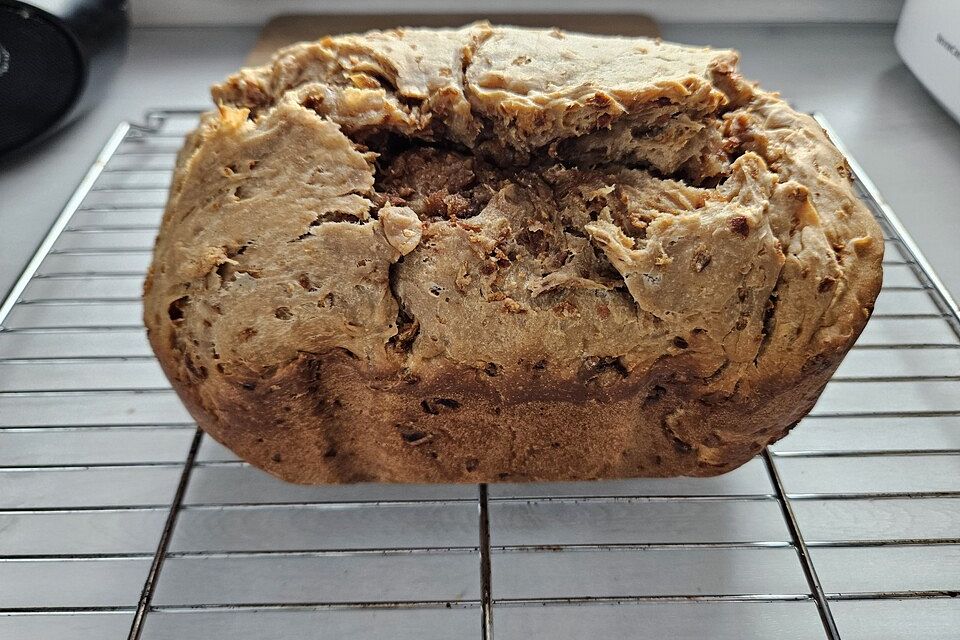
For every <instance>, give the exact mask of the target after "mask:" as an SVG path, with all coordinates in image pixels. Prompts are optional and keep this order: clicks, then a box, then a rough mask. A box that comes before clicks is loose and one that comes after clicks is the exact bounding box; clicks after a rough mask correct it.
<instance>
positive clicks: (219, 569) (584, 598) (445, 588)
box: [0, 111, 960, 640]
mask: <svg viewBox="0 0 960 640" xmlns="http://www.w3.org/2000/svg"><path fill="white" fill-rule="evenodd" d="M196 117H197V114H196V113H195V112H169V111H167V112H165V111H157V112H152V113H151V114H149V116H148V118H147V126H143V127H138V126H132V125H129V124H122V125H121V126H120V127H119V128H118V129H117V131H116V132H115V133H114V134H113V136H112V137H111V138H110V140H109V141H108V143H107V145H106V146H105V148H104V149H103V152H102V153H101V154H100V156H99V158H98V159H97V162H96V163H95V164H94V166H93V168H92V169H91V170H90V172H89V173H88V175H87V176H86V178H85V179H84V180H83V182H82V183H81V185H80V187H79V188H78V190H77V192H76V194H75V195H74V197H73V198H72V199H71V200H70V202H69V203H68V204H67V206H66V207H65V209H64V211H63V213H62V215H61V216H60V217H59V218H58V220H57V221H56V223H55V224H54V226H53V228H52V229H51V231H50V233H49V235H48V236H47V238H46V240H45V241H44V242H43V244H42V245H41V247H40V248H39V250H38V252H37V254H36V256H35V257H34V259H33V260H31V262H30V263H29V264H28V265H27V268H26V270H25V271H24V274H23V276H22V277H21V278H20V280H19V281H18V282H17V284H16V286H15V287H14V289H13V291H12V292H11V294H10V296H9V297H8V299H7V300H6V301H5V302H4V304H3V305H2V306H0V638H4V639H5V638H11V639H14V638H16V639H17V640H20V639H27V638H44V639H45V640H48V639H57V638H71V640H77V639H86V638H90V639H93V638H96V639H97V640H105V639H109V638H118V639H119V638H124V637H128V638H145V639H151V640H158V639H177V640H182V639H185V638H201V637H202V638H209V639H216V638H231V640H244V639H254V638H256V639H257V640H263V639H265V638H290V637H314V636H318V637H336V638H340V637H344V638H346V637H358V638H372V637H387V636H389V637H391V638H394V639H400V640H402V639H404V638H411V639H412V638H418V639H432V638H438V639H439V638H453V637H456V638H470V637H479V638H487V639H489V638H493V637H494V633H495V635H496V638H498V640H504V639H511V638H551V639H554V638H557V639H563V638H583V637H588V636H596V637H610V638H620V637H630V638H637V637H642V638H703V637H710V638H717V639H723V638H763V639H765V640H766V639H768V638H778V639H799V638H804V639H806V638H830V639H834V640H835V639H837V638H843V640H857V639H865V638H877V637H883V638H921V637H922V638H925V639H936V638H941V639H945V638H954V637H956V634H957V629H960V599H958V598H957V597H956V596H957V595H958V591H960V314H958V309H957V306H956V304H955V303H954V302H953V301H952V300H951V299H950V297H949V295H948V294H947V292H946V290H945V289H944V288H943V285H942V284H941V283H940V282H939V281H938V280H937V279H936V277H935V275H934V274H933V272H932V271H931V270H930V268H929V265H928V264H927V263H926V261H925V260H924V258H923V256H922V254H921V253H920V252H919V251H918V250H917V248H916V245H915V244H914V243H913V241H912V240H910V238H909V236H907V234H906V233H905V231H904V229H903V227H902V225H901V224H900V223H899V221H898V220H897V218H896V216H895V215H894V214H893V213H892V212H891V211H890V210H889V208H888V207H886V206H885V205H884V203H883V201H882V200H881V199H880V197H879V195H878V194H877V192H876V189H875V188H874V187H873V186H872V185H871V183H870V182H869V181H868V180H867V178H866V176H865V175H864V174H863V172H862V170H861V169H860V168H859V167H857V166H856V165H855V164H854V173H855V175H856V178H857V181H858V182H857V184H858V188H859V189H860V191H861V194H862V196H863V198H864V200H865V201H866V202H867V204H868V205H869V206H870V207H871V209H872V210H873V212H874V213H875V214H876V216H877V218H878V219H879V220H880V223H881V225H882V226H883V228H884V232H885V234H886V237H887V258H886V264H885V270H886V277H885V285H884V291H883V293H882V294H881V298H880V300H879V301H878V305H877V310H876V315H875V317H874V318H873V320H871V323H870V325H869V327H868V328H867V330H866V331H865V332H864V334H863V336H862V338H861V340H860V341H859V342H858V344H857V345H856V347H855V348H854V349H853V350H852V351H851V353H850V355H849V356H848V357H847V359H846V361H845V362H844V364H843V365H842V367H841V369H840V370H839V371H838V373H837V376H836V377H835V378H834V380H833V381H831V383H830V384H829V385H828V387H827V390H826V391H825V393H824V395H823V397H822V399H821V401H820V402H819V404H818V405H817V407H816V409H815V410H814V412H813V413H812V414H811V415H810V416H809V417H808V418H807V419H805V420H804V423H805V424H804V425H802V426H801V427H800V428H798V429H797V430H796V431H795V432H794V433H793V434H791V435H790V436H789V437H788V438H786V439H784V440H783V441H781V442H779V443H777V444H776V445H774V446H772V447H770V448H769V449H768V450H767V451H766V452H764V454H763V455H762V456H760V457H758V458H757V459H755V460H753V461H751V462H750V463H748V464H747V465H745V466H743V467H742V468H740V469H738V470H737V471H735V472H733V473H730V474H727V475H724V476H721V477H719V478H711V479H700V480H695V479H672V480H629V481H616V482H598V483H566V484H563V483H561V484H546V485H545V484H537V485H491V486H490V487H489V488H488V487H486V486H480V487H475V486H383V485H367V486H345V487H299V486H291V485H285V484H283V483H280V482H278V481H276V480H273V479H272V478H270V477H268V476H266V475H265V474H262V473H260V472H259V471H257V470H255V469H253V468H251V467H249V466H248V465H247V464H245V463H243V462H242V461H239V460H237V459H236V458H235V457H234V456H233V455H232V454H231V453H230V452H228V451H226V450H225V449H223V448H221V447H219V446H218V445H217V444H216V443H214V442H213V441H211V440H210V439H209V438H207V437H205V436H204V435H203V434H202V433H200V432H198V431H197V430H196V428H195V426H194V425H193V423H192V421H191V419H190V417H189V415H188V414H187V413H186V412H185V411H184V410H183V408H182V407H181V406H180V404H179V402H178V401H177V399H176V397H175V395H174V394H173V392H172V391H171V390H170V388H169V386H168V385H167V383H166V380H165V379H164V378H163V376H162V374H161V372H160V370H159V367H158V366H157V364H156V363H155V362H154V360H153V358H152V355H151V352H150V350H149V347H148V345H147V343H146V340H145V338H144V336H143V332H142V329H141V326H140V310H139V292H140V282H141V279H142V275H143V271H144V269H145V268H146V265H147V262H148V260H149V255H150V253H149V252H150V247H151V246H152V242H153V236H154V234H155V231H156V227H157V224H158V222H159V219H160V215H161V212H162V206H163V202H164V198H165V191H166V186H167V183H168V181H169V177H170V170H171V168H172V164H173V160H174V156H175V153H176V150H177V149H178V147H179V145H180V140H181V138H182V135H183V133H184V132H185V131H186V130H188V129H189V128H191V127H192V126H193V125H194V123H195V121H196ZM823 124H824V125H826V123H823ZM833 137H834V140H835V141H836V136H833ZM852 164H853V163H852Z"/></svg>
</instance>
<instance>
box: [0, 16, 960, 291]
mask: <svg viewBox="0 0 960 640" xmlns="http://www.w3.org/2000/svg"><path fill="white" fill-rule="evenodd" d="M893 31H894V29H893V26H892V25H849V24H847V25H791V26H776V25H767V26H762V25H751V26H729V25H723V26H714V25H691V24H683V25H664V27H663V36H664V38H665V39H668V40H675V41H679V42H685V43H690V44H710V45H715V46H729V47H734V48H737V49H739V50H740V51H741V52H742V54H743V69H744V73H745V75H746V76H747V77H749V78H752V79H756V80H759V81H760V82H761V84H763V85H764V86H765V87H768V88H777V89H779V90H780V91H781V92H782V93H783V95H784V96H785V97H786V98H787V99H789V100H790V101H791V102H792V103H793V104H794V106H796V107H797V108H798V109H803V110H807V111H819V112H821V113H823V114H825V115H826V117H827V118H828V120H829V121H830V123H831V124H832V125H833V127H834V128H835V129H836V131H837V132H838V133H839V136H840V138H841V139H842V140H843V142H844V143H845V144H846V145H847V147H848V148H849V149H850V151H851V152H852V154H853V156H854V157H855V158H856V159H857V160H858V161H859V162H860V164H861V165H862V166H863V167H864V169H865V170H866V172H867V174H868V175H869V176H870V177H871V178H872V179H873V181H874V182H875V183H876V184H877V186H878V187H879V189H880V191H881V192H882V194H883V195H884V196H885V198H886V200H887V201H888V202H889V203H890V205H891V206H892V207H893V209H894V210H895V211H896V212H897V214H899V216H900V217H901V219H902V220H903V222H904V223H905V225H906V226H907V228H908V229H909V231H910V232H911V233H912V234H913V236H914V238H915V239H916V240H917V242H918V244H919V245H920V247H921V248H922V249H923V251H924V252H925V254H926V256H927V258H928V259H929V260H930V262H931V263H932V265H933V267H934V269H935V270H936V271H937V273H938V274H939V275H940V277H941V278H942V279H943V280H944V282H945V283H946V285H947V287H948V288H949V289H950V290H951V291H952V292H953V293H954V295H955V296H957V295H958V294H960V251H958V249H957V246H956V245H957V244H958V241H960V233H958V232H957V231H956V230H955V229H956V226H955V225H958V224H960V124H958V123H957V122H956V121H954V120H953V119H951V118H950V117H949V116H948V115H947V113H946V112H945V111H944V110H943V109H941V108H940V107H939V105H937V103H936V102H935V101H934V100H933V99H932V98H931V97H930V96H929V94H927V92H926V91H925V90H924V89H923V87H922V86H921V85H920V84H919V83H918V82H917V81H916V79H915V78H914V77H913V76H912V75H911V73H910V72H909V71H908V70H907V68H906V67H905V66H904V65H903V63H902V62H901V61H900V58H899V57H898V55H897V53H896V51H895V49H894V47H893ZM256 33H257V29H254V28H223V29H218V28H175V29H145V28H141V29H134V30H133V32H132V37H131V44H130V51H129V55H128V58H127V61H126V63H125V65H124V67H123V68H122V70H121V71H120V73H119V75H118V77H117V79H116V81H115V82H114V84H113V85H112V86H111V87H110V90H109V95H107V96H106V97H105V99H104V101H103V102H102V103H101V104H100V105H99V106H97V107H96V108H95V110H94V111H93V112H91V113H90V114H88V116H87V117H85V118H84V119H83V120H82V121H80V122H77V123H74V124H73V125H72V126H71V127H69V128H68V129H66V130H64V131H62V132H60V133H59V134H58V135H56V136H55V137H54V138H52V139H50V140H48V141H46V143H44V144H43V145H41V146H40V147H38V148H36V149H34V150H33V151H32V152H31V153H29V154H27V155H25V156H21V157H19V158H16V159H15V161H14V162H6V163H3V164H0V293H3V292H5V291H7V290H8V289H9V288H10V286H11V285H12V283H13V281H14V280H15V279H16V277H17V276H18V275H19V273H20V271H21V270H22V269H23V266H24V265H25V264H26V262H27V260H28V259H29V258H30V256H31V255H32V253H33V251H34V248H35V247H36V246H37V245H38V244H39V243H40V241H41V239H42V237H43V235H44V234H45V233H46V230H47V229H48V228H49V226H50V224H51V223H52V221H53V219H54V218H55V217H56V215H57V214H58V213H59V211H60V209H61V208H62V207H63V205H64V203H65V202H66V201H67V199H68V198H69V197H70V195H71V193H72V192H73V190H74V189H75V188H76V186H77V183H78V182H79V181H80V179H81V178H82V176H83V174H84V173H85V172H86V170H87V169H88V168H89V166H90V164H91V162H92V161H93V158H94V157H95V155H96V154H97V151H98V150H99V149H100V147H101V146H102V145H103V143H104V142H105V141H106V139H107V136H109V134H110V132H111V131H112V130H113V129H114V127H115V126H116V124H117V123H118V122H119V121H120V120H123V119H128V120H133V121H139V120H141V118H142V114H143V112H144V111H145V110H147V109H149V108H154V107H196V106H204V105H208V104H209V97H208V95H207V87H208V86H209V85H210V84H211V83H212V82H214V81H216V80H219V79H220V78H222V77H223V76H225V75H227V74H228V73H230V72H231V71H233V70H235V69H236V68H237V67H238V66H239V65H240V63H241V61H242V60H243V57H244V55H245V53H246V51H247V50H248V49H249V48H250V47H251V46H252V45H253V42H254V40H255V38H256Z"/></svg>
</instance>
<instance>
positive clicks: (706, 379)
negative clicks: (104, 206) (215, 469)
mask: <svg viewBox="0 0 960 640" xmlns="http://www.w3.org/2000/svg"><path fill="white" fill-rule="evenodd" d="M213 97H214V100H215V101H216V103H217V105H218V108H217V109H216V110H214V111H212V112H210V113H208V114H206V115H205V116H204V117H203V118H202V121H201V123H200V125H199V127H198V128H197V129H196V131H194V132H193V133H192V134H190V135H189V136H188V138H187V140H186V144H185V146H184V148H183V150H182V151H181V153H180V154H179V157H178V159H177V165H176V170H175V175H174V179H173V184H172V187H171V190H170V196H169V202H168V205H167V209H166V213H165V215H164V219H163V224H162V227H161V230H160V235H159V238H158V239H157V244H156V249H155V253H154V260H153V265H152V267H151V270H150V274H149V276H148V278H147V281H146V284H145V293H144V301H145V312H144V320H145V323H146V326H147V328H148V332H149V338H150V342H151V344H152V345H153V348H154V350H155V351H156V354H157V356H158V358H159V359H160V362H161V364H162V366H163V368H164V370H165V372H166V373H167V375H168V376H169V378H170V380H171V382H172V383H173V385H174V387H175V388H176V390H177V391H178V392H179V394H180V396H181V397H182V398H183V401H184V402H185V403H186V405H187V407H188V408H189V409H190V411H191V413H192V414H193V415H194V416H195V417H196V419H197V421H198V422H199V424H200V425H201V426H202V427H203V429H204V430H206V431H207V433H209V434H210V435H212V436H213V437H214V438H215V439H217V440H218V441H220V442H222V443H223V444H225V445H226V446H227V447H229V448H230V449H232V450H233V451H235V452H236V453H237V454H238V455H240V456H242V457H243V458H245V459H247V460H249V461H250V462H252V463H253V464H255V465H256V466H258V467H261V468H263V469H265V470H267V471H269V472H270V473H272V474H274V475H276V476H278V477H280V478H283V479H286V480H290V481H294V482H304V483H338V482H358V481H388V482H434V481H458V482H459V481H470V482H491V481H523V480H573V479H592V478H619V477H634V476H674V475H691V476H709V475H716V474H719V473H723V472H725V471H729V470H731V469H734V468H735V467H737V466H739V465H741V464H743V463H744V462H745V461H747V460H748V459H749V458H750V457H751V456H753V455H755V454H756V453H757V452H758V451H760V450H761V449H762V448H763V447H764V445H766V444H768V443H770V442H772V441H774V440H776V439H778V438H780V437H782V436H783V435H784V434H786V433H787V431H788V430H789V429H790V428H791V426H793V425H794V424H795V423H796V422H797V421H798V420H799V419H800V418H801V417H803V416H804V415H805V414H806V413H807V412H808V411H809V410H810V409H811V407H812V406H813V404H814V402H815V401H816V399H817V397H818V396H819V394H820V393H821V391H822V389H823V387H824V385H825V384H826V382H827V380H828V379H829V377H830V376H831V374H832V373H833V371H834V370H835V369H836V367H837V366H838V364H839V363H840V360H841V359H842V357H843V355H844V354H845V352H846V351H847V350H848V349H849V348H850V346H851V344H852V343H853V342H854V340H855V339H856V338H857V336H858V335H859V333H860V331H861V330H862V329H863V326H864V324H865V323H866V321H867V319H868V317H869V315H870V312H871V310H872V308H873V303H874V300H875V298H876V296H877V293H878V291H879V288H880V282H881V266H880V265H881V260H882V255H883V240H882V237H881V234H880V230H879V228H878V226H877V224H876V223H875V222H874V220H873V219H872V217H871V216H870V214H869V213H868V211H867V210H866V209H865V208H864V207H863V206H862V205H861V204H860V202H859V201H858V200H857V198H856V196H855V194H854V191H853V189H852V186H851V181H850V173H849V168H848V166H847V164H846V163H845V161H844V159H843V157H841V155H840V153H839V152H838V151H837V149H836V148H835V147H834V146H833V145H832V144H831V143H830V141H829V140H828V138H827V136H826V135H825V134H824V132H823V130H822V129H821V128H820V127H819V126H818V125H817V124H816V123H815V121H813V120H812V119H811V118H810V117H809V116H807V115H803V114H800V113H797V112H795V111H794V110H792V109H791V108H790V107H789V106H788V105H787V104H786V103H784V101H782V100H781V99H780V98H779V97H778V96H777V94H775V93H769V92H766V91H763V90H761V89H760V88H758V87H757V86H756V85H755V84H753V83H750V82H747V81H745V80H744V79H743V78H742V77H741V76H740V75H739V73H738V71H737V54H736V53H735V52H733V51H727V50H712V49H706V48H691V47H683V46H677V45H673V44H667V43H662V42H659V41H652V40H644V39H632V38H612V37H593V36H584V35H577V34H572V33H563V32H560V31H557V30H552V31H548V30H531V29H517V28H505V27H504V28H501V27H492V26H490V25H489V24H485V23H479V24H474V25H470V26H467V27H464V28H462V29H458V30H427V29H397V30H393V31H386V32H372V33H368V34H365V35H348V36H342V37H333V38H324V39H323V40H320V41H318V42H312V43H304V44H299V45H296V46H293V47H290V48H287V49H284V50H281V51H279V52H278V53H277V54H276V55H275V57H274V58H273V61H272V62H271V63H270V64H268V65H266V66H263V67H259V68H255V69H244V70H242V71H240V72H239V73H237V74H235V75H233V76H231V77H230V78H228V79H227V80H226V81H225V82H224V83H222V84H220V85H217V86H215V87H214V88H213Z"/></svg>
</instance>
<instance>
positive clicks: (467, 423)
mask: <svg viewBox="0 0 960 640" xmlns="http://www.w3.org/2000/svg"><path fill="white" fill-rule="evenodd" d="M153 346H154V348H155V349H156V350H157V352H158V354H160V362H161V363H162V364H163V367H164V371H165V372H166V373H167V375H168V376H169V377H170V378H171V380H172V381H173V384H174V388H175V389H176V390H177V392H178V393H179V394H180V397H181V398H182V399H183V401H184V403H185V404H186V406H187V408H188V410H189V411H190V413H191V415H193V416H194V418H195V419H196V420H197V423H198V424H199V425H200V426H201V427H202V428H203V429H204V431H206V432H207V433H208V434H209V435H211V436H212V437H213V438H214V439H216V440H217V441H218V442H220V443H222V444H223V445H225V446H226V447H228V448H229V449H231V450H232V451H234V452H235V453H236V454H237V455H239V456H240V457H242V458H243V459H245V460H247V461H249V462H250V463H252V464H254V465H255V466H257V467H260V468H261V469H264V470H265V471H267V472H269V473H271V474H273V475H275V476H277V477H278V478H281V479H283V480H286V481H288V482H296V483H304V484H321V483H352V482H411V483H412V482H472V483H473V482H517V481H560V480H596V479H604V478H625V477H671V476H715V475H719V474H722V473H726V472H728V471H731V470H733V469H735V468H737V467H739V466H740V465H742V464H743V463H745V462H746V461H748V460H749V459H750V458H752V457H753V456H755V455H756V454H757V453H759V452H760V451H761V450H762V449H763V447H764V446H766V445H767V444H769V443H771V442H774V441H776V440H778V439H780V438H782V437H783V436H784V435H786V434H787V432H788V431H789V430H790V429H791V428H792V427H793V426H794V425H795V424H796V423H797V422H798V421H799V420H800V419H801V418H802V417H803V416H804V415H806V414H807V413H808V412H809V411H810V410H811V409H812V408H813V405H814V404H815V403H816V400H817V398H818V397H819V395H820V393H821V392H822V390H823V387H824V385H826V383H827V382H828V380H829V379H830V376H831V375H832V374H833V372H834V370H835V369H836V367H837V366H838V364H839V362H840V360H841V358H842V354H840V353H835V354H833V355H832V356H829V357H828V356H823V357H821V358H820V359H818V360H817V362H816V363H815V364H814V365H812V367H811V368H810V369H809V370H808V371H807V372H805V374H804V375H802V376H800V377H796V378H794V379H792V380H788V379H784V378H779V379H767V380H764V381H758V384H757V385H756V386H748V385H746V384H745V385H743V390H742V391H740V390H738V391H736V392H734V393H733V394H730V395H725V394H714V395H712V396H711V395H706V394H704V393H703V390H704V388H705V385H704V384H703V383H702V382H700V383H697V382H695V381H691V380H690V378H689V376H688V375H687V373H686V372H685V371H681V370H677V369H675V368H674V367H672V366H664V367H660V368H657V369H655V370H653V371H651V372H650V373H649V374H647V375H644V376H642V377H640V376H637V377H628V378H626V379H622V380H618V381H617V382H616V383H614V384H612V385H610V386H607V387H604V388H601V387H598V386H596V385H593V384H590V383H583V382H580V381H557V380H549V379H543V378H538V377H537V376H536V374H535V372H531V375H530V376H529V377H526V378H523V379H520V380H509V379H500V378H493V379H491V378H487V379H481V378H480V377H479V376H478V374H477V371H475V370H469V371H452V370H451V371H449V372H448V375H447V376H445V377H444V378H443V379H440V380H434V381H423V380H420V381H411V380H397V379H396V378H387V379H384V378H379V377H376V376H371V375H369V374H366V373H365V372H363V371H362V369H361V367H359V366H358V365H357V361H356V360H355V359H353V358H351V357H349V356H347V355H344V354H343V353H342V352H335V353H332V354H327V355H325V356H316V355H311V354H302V355H301V356H300V357H299V358H298V359H297V360H295V361H294V362H291V363H289V364H288V365H286V366H285V367H283V368H282V369H278V370H277V371H276V373H275V374H274V375H273V376H272V377H270V378H269V379H267V380H263V379H260V378H258V377H255V376H251V377H250V378H248V379H225V378H220V379H218V380H217V382H216V384H214V385H206V386H204V387H203V392H204V396H205V397H201V396H200V388H199V387H198V386H197V385H195V384H192V383H190V382H188V381H181V380H179V379H178V376H179V375H181V374H182V371H181V369H180V368H178V367H176V366H171V363H172V362H174V356H175V354H173V353H171V352H170V350H169V349H168V348H166V347H165V346H164V345H161V344H157V343H156V342H154V343H153ZM357 389H365V390H366V391H364V392H362V393H357V392H356V390H357ZM208 407H210V408H208ZM211 408H213V410H211Z"/></svg>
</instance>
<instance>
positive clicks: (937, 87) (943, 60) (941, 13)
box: [894, 0, 960, 120]
mask: <svg viewBox="0 0 960 640" xmlns="http://www.w3.org/2000/svg"><path fill="white" fill-rule="evenodd" d="M894 42H895V43H896V46H897V51H899V52H900V57H901V58H903V61H904V62H905V63H907V66H908V67H909V68H910V70H911V71H913V73H914V75H915V76H917V78H918V79H919V80H920V82H922V83H923V84H924V86H926V88H927V90H928V91H930V93H932V94H933V96H934V97H935V98H936V99H937V100H938V101H939V102H940V104H942V105H943V106H944V108H945V109H946V110H947V111H949V112H950V113H951V114H953V117H954V118H956V119H957V120H960V2H958V0H907V1H906V2H905V3H904V5H903V12H902V13H901V14H900V22H899V23H898V24H897V34H896V36H894Z"/></svg>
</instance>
